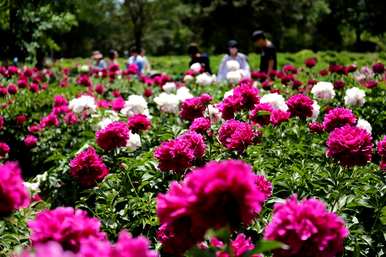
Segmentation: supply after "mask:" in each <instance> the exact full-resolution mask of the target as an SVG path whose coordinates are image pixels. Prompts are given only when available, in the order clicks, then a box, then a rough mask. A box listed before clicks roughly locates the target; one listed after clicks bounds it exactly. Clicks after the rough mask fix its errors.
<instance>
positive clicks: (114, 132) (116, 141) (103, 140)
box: [96, 121, 129, 151]
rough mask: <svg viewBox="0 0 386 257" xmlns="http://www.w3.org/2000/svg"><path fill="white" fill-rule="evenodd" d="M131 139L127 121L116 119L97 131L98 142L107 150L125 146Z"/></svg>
mask: <svg viewBox="0 0 386 257" xmlns="http://www.w3.org/2000/svg"><path fill="white" fill-rule="evenodd" d="M127 140H129V128H128V126H127V124H126V123H125V122H122V121H114V122H111V123H110V124H108V125H107V126H106V127H105V128H103V129H101V130H98V131H97V132H96V143H97V144H98V146H99V147H101V148H102V149H103V150H105V151H111V150H113V149H115V148H119V147H124V146H126V144H127Z"/></svg>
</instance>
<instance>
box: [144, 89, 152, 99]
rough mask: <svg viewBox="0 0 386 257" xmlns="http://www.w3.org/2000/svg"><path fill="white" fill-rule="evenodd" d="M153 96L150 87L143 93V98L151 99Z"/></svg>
mask: <svg viewBox="0 0 386 257" xmlns="http://www.w3.org/2000/svg"><path fill="white" fill-rule="evenodd" d="M152 95H153V90H151V88H150V87H147V88H145V90H144V91H143V96H144V97H150V96H152Z"/></svg>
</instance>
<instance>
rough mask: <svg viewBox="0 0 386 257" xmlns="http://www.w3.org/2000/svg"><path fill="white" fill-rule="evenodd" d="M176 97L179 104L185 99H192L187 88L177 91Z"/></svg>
mask: <svg viewBox="0 0 386 257" xmlns="http://www.w3.org/2000/svg"><path fill="white" fill-rule="evenodd" d="M177 97H178V99H179V100H180V101H181V102H183V101H185V100H186V99H189V98H193V95H192V94H191V93H190V90H189V88H187V87H180V88H179V89H177Z"/></svg>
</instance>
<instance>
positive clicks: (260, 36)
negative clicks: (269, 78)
mask: <svg viewBox="0 0 386 257" xmlns="http://www.w3.org/2000/svg"><path fill="white" fill-rule="evenodd" d="M252 39H253V41H254V42H255V44H256V46H258V47H259V48H260V49H261V52H260V54H261V57H260V71H263V72H266V73H270V72H271V71H272V70H276V69H277V59H276V55H277V54H276V47H275V46H274V44H272V42H271V41H269V40H268V39H267V38H266V37H265V34H264V32H263V31H262V30H257V31H255V32H253V34H252Z"/></svg>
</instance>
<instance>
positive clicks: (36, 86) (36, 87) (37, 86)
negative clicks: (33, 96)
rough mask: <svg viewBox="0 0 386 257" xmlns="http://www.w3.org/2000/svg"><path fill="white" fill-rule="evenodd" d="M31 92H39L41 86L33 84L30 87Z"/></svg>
mask: <svg viewBox="0 0 386 257" xmlns="http://www.w3.org/2000/svg"><path fill="white" fill-rule="evenodd" d="M29 91H31V92H33V93H37V92H39V84H38V83H34V82H32V83H31V84H30V85H29Z"/></svg>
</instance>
